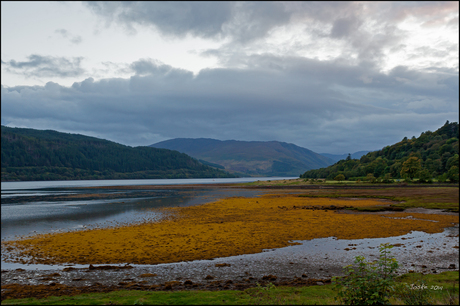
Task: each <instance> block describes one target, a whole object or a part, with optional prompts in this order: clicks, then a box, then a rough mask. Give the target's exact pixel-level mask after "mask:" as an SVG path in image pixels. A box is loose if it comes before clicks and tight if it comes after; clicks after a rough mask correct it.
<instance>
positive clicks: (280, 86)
mask: <svg viewBox="0 0 460 306" xmlns="http://www.w3.org/2000/svg"><path fill="white" fill-rule="evenodd" d="M248 62H250V63H249V64H248V65H251V68H246V69H207V70H203V71H201V72H200V73H199V74H198V75H197V76H194V75H193V74H192V73H191V72H189V71H186V70H182V69H176V68H173V67H171V66H167V65H162V64H160V63H158V62H156V61H154V60H149V59H143V60H139V61H136V62H134V63H132V64H131V65H130V67H131V69H132V72H133V75H132V76H131V77H130V78H128V79H122V78H115V79H104V80H100V81H94V79H91V78H89V79H86V80H84V81H82V82H78V83H74V84H73V86H71V87H64V86H60V85H58V84H56V83H51V82H49V83H47V84H46V86H35V87H27V86H22V87H12V88H3V87H2V93H1V98H2V124H5V123H6V124H10V125H17V126H35V127H37V128H39V127H40V125H41V124H43V125H45V124H47V126H48V127H49V126H51V127H53V128H56V129H58V130H66V131H81V132H82V133H89V134H91V135H94V133H95V131H96V133H100V135H103V136H104V137H107V138H109V139H112V140H116V141H118V142H122V143H126V144H130V145H149V144H152V143H154V142H156V141H160V140H164V139H169V138H176V137H190V138H199V137H208V138H216V139H221V140H226V139H238V140H266V141H269V140H281V141H286V142H292V143H295V144H298V145H301V146H304V147H307V148H309V149H312V150H314V151H315V150H316V151H317V152H335V153H339V152H348V151H359V150H365V149H380V148H381V147H383V146H384V145H387V144H391V143H392V142H394V141H399V140H400V139H399V138H402V137H404V136H409V137H410V136H413V135H406V134H405V133H407V131H411V132H413V133H414V134H417V133H420V132H422V131H425V130H427V129H436V128H437V127H439V126H441V125H442V124H443V123H444V122H445V120H451V121H455V118H456V117H457V116H458V103H457V102H458V76H455V74H453V75H449V74H446V73H434V72H418V71H411V70H409V69H408V68H407V67H397V68H395V69H393V70H392V72H391V73H390V74H389V75H386V74H382V73H378V72H374V73H372V74H370V73H369V71H365V70H363V68H360V67H355V66H349V65H341V64H339V63H336V62H333V61H331V62H327V61H322V62H318V61H313V60H308V59H304V58H279V57H274V56H259V57H252V58H251V59H250V60H248ZM363 75H366V77H367V78H364V80H363V77H362V76H363ZM408 126H410V127H408ZM402 131H403V132H402ZM363 139H366V142H365V143H363V141H362V140H363Z"/></svg>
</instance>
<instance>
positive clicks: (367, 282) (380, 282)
mask: <svg viewBox="0 0 460 306" xmlns="http://www.w3.org/2000/svg"><path fill="white" fill-rule="evenodd" d="M392 247H393V246H390V245H389V244H388V243H385V244H381V245H380V247H379V252H380V256H379V259H378V260H377V261H374V262H368V261H366V260H365V258H364V256H357V257H355V264H356V265H357V267H353V265H348V266H346V267H344V272H345V276H343V277H333V279H332V281H333V283H334V288H335V289H336V290H338V293H337V297H335V299H336V300H339V301H340V302H341V303H343V304H344V305H374V304H384V305H385V304H389V297H390V296H391V295H392V293H393V292H394V289H395V277H396V270H397V269H398V267H399V264H398V261H397V260H396V259H395V258H394V257H393V256H390V255H389V254H390V251H389V249H391V248H392Z"/></svg>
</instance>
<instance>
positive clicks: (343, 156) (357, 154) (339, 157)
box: [319, 151, 372, 163]
mask: <svg viewBox="0 0 460 306" xmlns="http://www.w3.org/2000/svg"><path fill="white" fill-rule="evenodd" d="M369 152H372V151H358V152H355V153H353V154H350V157H351V158H353V159H360V158H361V156H363V155H366V154H367V153H369ZM319 154H321V155H323V156H326V157H328V158H330V159H332V160H333V161H334V162H335V163H336V162H338V161H339V160H342V159H346V158H347V157H348V154H329V153H319Z"/></svg>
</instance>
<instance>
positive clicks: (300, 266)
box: [1, 184, 459, 299]
mask: <svg viewBox="0 0 460 306" xmlns="http://www.w3.org/2000/svg"><path fill="white" fill-rule="evenodd" d="M209 185H210V186H212V187H216V188H228V184H222V185H224V186H222V185H221V186H216V184H209ZM219 185H220V184H219ZM232 185H233V186H234V187H236V188H241V189H246V188H245V187H243V186H235V185H234V184H232ZM198 186H199V188H200V189H202V188H208V187H210V186H203V185H198ZM132 187H133V186H121V188H127V189H134V188H132ZM134 187H138V189H148V188H151V186H144V185H143V186H134ZM157 187H158V188H162V189H165V187H166V186H164V185H162V186H157ZM168 187H169V186H168ZM173 187H175V188H183V187H184V186H183V185H181V186H178V185H175V186H173ZM195 187H196V185H195V186H189V188H195ZM286 187H287V186H286ZM328 187H329V186H328ZM340 187H342V186H340ZM356 187H358V186H356ZM359 187H362V186H359ZM388 187H392V186H388ZM99 188H100V187H99ZM105 188H120V186H113V187H111V186H108V187H105ZM166 188H167V187H166ZM85 189H88V188H87V187H85ZM248 189H263V190H265V191H266V190H267V189H269V190H270V191H271V190H272V189H279V188H274V187H270V188H260V187H259V186H257V187H255V186H254V187H253V186H250V187H249V188H248ZM288 189H290V190H288ZM299 189H304V188H292V186H289V188H285V189H284V188H282V190H277V191H276V193H277V194H279V197H280V198H286V199H289V197H292V196H294V194H291V195H289V193H292V192H293V193H298V192H299ZM328 189H329V188H328ZM338 189H344V188H338ZM274 191H275V190H274ZM300 191H301V190H300ZM318 196H321V195H319V194H318ZM262 197H263V196H262ZM243 199H246V200H260V198H256V197H254V198H243ZM313 199H315V198H304V200H305V201H311V200H313ZM329 200H333V201H334V203H335V202H336V201H337V200H338V199H337V198H334V199H329ZM348 200H352V199H348ZM377 200H378V199H374V201H377ZM270 201H271V200H270ZM363 201H364V202H365V201H366V200H365V199H360V201H358V202H363ZM385 201H387V200H385ZM380 202H381V203H382V204H383V203H384V202H382V201H380ZM213 203H214V202H213ZM229 203H231V202H229ZM235 203H236V202H235ZM203 205H206V204H203ZM203 205H200V206H203ZM296 205H297V204H296ZM214 206H215V205H214ZM291 206H292V205H291ZM294 207H295V206H294ZM283 211H284V210H282V209H281V210H277V214H278V215H279V214H280V213H282V212H283ZM300 212H302V213H305V210H294V211H292V213H294V215H296V214H297V215H298V213H300ZM344 212H345V211H335V212H334V213H339V214H342V213H344ZM331 213H332V212H331ZM405 213H406V215H400V214H401V213H400V212H388V211H387V212H348V211H347V214H350V215H356V217H357V216H358V215H359V216H360V217H362V218H364V217H365V215H375V216H377V215H383V214H385V215H386V214H390V215H393V216H396V217H397V219H401V218H402V219H407V213H414V214H416V215H414V216H416V217H415V219H414V217H412V220H411V221H414V222H416V219H417V216H422V215H423V216H424V218H426V219H427V220H423V219H419V220H422V221H429V220H428V219H432V218H434V217H428V216H430V215H431V216H436V215H437V217H436V218H438V221H436V219H433V220H434V222H423V223H424V224H426V223H430V224H432V225H434V224H435V223H437V222H439V221H440V220H441V219H439V218H441V215H444V216H446V215H454V216H458V213H440V211H439V210H424V209H422V208H418V209H408V210H407V211H406V212H405ZM325 214H326V213H325ZM433 214H434V215H433ZM323 215H324V214H323ZM326 215H327V214H326ZM326 215H324V216H326ZM330 216H332V215H330ZM390 219H394V218H393V217H392V218H390ZM357 220H358V219H357ZM457 220H458V218H457ZM398 222H403V220H400V221H398ZM307 224H308V223H307ZM398 224H399V223H398ZM414 224H415V223H414ZM385 241H389V242H391V243H392V244H395V245H396V246H395V247H394V248H393V249H392V253H394V254H395V257H396V258H397V259H398V261H400V263H401V266H402V268H401V272H402V273H407V272H410V271H411V270H412V271H414V272H423V273H438V272H442V271H458V266H459V261H458V221H456V225H455V226H454V227H448V228H447V229H444V230H443V231H442V232H441V233H439V232H437V233H436V232H434V233H432V234H428V233H423V232H420V231H414V230H412V231H410V232H409V233H405V234H404V235H399V236H390V237H387V238H363V239H334V238H333V237H331V236H330V237H327V238H313V239H310V240H306V241H299V240H295V239H294V240H293V241H292V242H294V243H297V244H298V245H291V246H287V247H281V248H280V247H278V248H276V249H273V248H268V249H264V250H262V252H259V253H254V254H245V255H237V256H229V257H220V258H213V259H205V260H191V261H180V262H174V263H164V264H154V265H134V264H132V263H129V261H127V264H128V265H129V266H131V267H132V268H125V269H122V268H121V267H123V264H121V263H119V264H113V263H112V264H98V265H96V264H94V263H92V264H91V266H88V264H86V266H87V267H86V268H85V267H83V266H84V265H80V266H79V267H82V268H80V269H76V268H72V266H71V265H69V266H68V267H67V268H62V267H61V268H50V269H48V270H47V269H39V270H22V269H8V270H2V282H1V283H2V299H3V295H4V292H7V291H8V292H10V293H11V294H13V292H14V291H15V290H16V291H18V292H19V291H20V290H24V288H26V286H45V287H46V288H49V289H50V290H51V289H52V288H53V287H54V286H69V287H72V288H74V289H75V288H76V289H75V290H80V292H86V291H85V290H92V289H91V288H93V289H94V288H96V289H97V288H99V289H97V290H100V291H103V290H109V291H110V290H116V289H121V288H123V289H140V290H194V289H206V290H231V289H237V290H239V289H245V288H248V287H254V286H256V282H258V283H259V284H266V283H268V282H271V283H274V284H275V285H288V286H296V285H315V284H316V283H317V282H322V283H327V282H329V281H330V278H331V277H332V276H336V275H340V273H341V269H342V267H343V266H345V265H347V264H351V263H352V262H353V258H354V256H357V255H363V254H364V255H366V257H367V258H368V259H369V258H372V256H378V252H377V251H378V248H377V246H378V244H377V242H379V243H383V242H385ZM314 244H317V245H316V246H315V245H314ZM2 247H3V244H2ZM318 247H319V248H318ZM216 265H217V266H216ZM454 266H455V268H453V267H454ZM208 276H209V277H208ZM207 278H208V279H207ZM13 284H16V285H13ZM4 286H6V287H10V289H8V290H7V291H4V289H3V287H4ZM11 286H13V287H11ZM14 286H16V287H15V288H16V289H14ZM21 288H22V289H21ZM34 288H38V287H34ZM96 289H95V290H96ZM34 290H35V289H34ZM37 290H38V289H37ZM38 291H39V290H38ZM38 291H37V292H38Z"/></svg>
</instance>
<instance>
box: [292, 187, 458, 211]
mask: <svg viewBox="0 0 460 306" xmlns="http://www.w3.org/2000/svg"><path fill="white" fill-rule="evenodd" d="M299 196H301V197H312V198H321V197H326V198H341V197H351V198H372V199H387V200H392V201H396V202H400V203H395V204H391V206H392V207H400V208H404V209H406V208H411V207H423V208H428V209H444V210H447V211H452V212H459V204H458V201H459V188H458V187H454V186H452V187H404V188H400V187H395V188H375V189H374V188H370V189H342V190H341V189H330V190H324V189H323V190H319V191H314V192H310V193H306V194H303V195H299Z"/></svg>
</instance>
